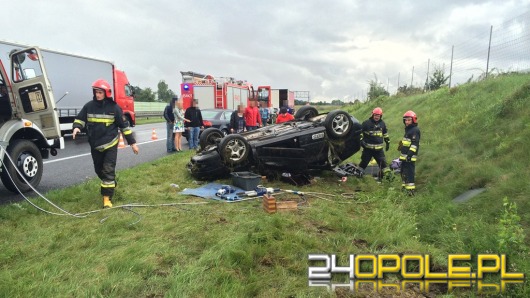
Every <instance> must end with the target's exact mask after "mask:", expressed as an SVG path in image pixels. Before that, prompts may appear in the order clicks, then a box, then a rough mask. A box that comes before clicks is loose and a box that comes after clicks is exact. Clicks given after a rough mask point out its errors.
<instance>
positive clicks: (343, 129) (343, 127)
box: [324, 110, 353, 139]
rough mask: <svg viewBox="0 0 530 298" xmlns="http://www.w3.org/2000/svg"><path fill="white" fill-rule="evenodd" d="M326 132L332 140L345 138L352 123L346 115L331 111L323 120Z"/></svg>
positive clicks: (342, 112) (338, 111)
mask: <svg viewBox="0 0 530 298" xmlns="http://www.w3.org/2000/svg"><path fill="white" fill-rule="evenodd" d="M324 125H325V126H326V131H327V132H328V135H329V136H330V137H332V138H335V139H337V138H342V137H345V136H346V135H347V134H348V133H349V132H350V130H351V128H352V126H353V122H352V120H351V117H350V115H349V114H348V113H346V112H344V111H340V110H335V111H331V112H329V113H328V115H327V116H326V120H324Z"/></svg>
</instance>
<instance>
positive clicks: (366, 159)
mask: <svg viewBox="0 0 530 298" xmlns="http://www.w3.org/2000/svg"><path fill="white" fill-rule="evenodd" d="M372 157H373V158H374V159H375V161H376V162H377V165H379V169H380V171H379V175H378V176H379V178H382V177H381V176H382V175H386V174H387V172H390V169H389V168H388V165H387V163H386V157H385V152H384V151H383V150H374V149H367V148H364V149H363V153H362V154H361V163H360V164H359V167H361V168H362V169H363V170H365V169H366V167H367V166H368V163H370V160H372Z"/></svg>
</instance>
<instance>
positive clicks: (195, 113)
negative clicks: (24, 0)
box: [184, 99, 204, 149]
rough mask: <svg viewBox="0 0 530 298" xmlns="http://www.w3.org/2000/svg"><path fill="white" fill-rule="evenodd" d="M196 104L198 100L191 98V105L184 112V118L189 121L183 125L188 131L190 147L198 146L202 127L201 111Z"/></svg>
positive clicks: (195, 147)
mask: <svg viewBox="0 0 530 298" xmlns="http://www.w3.org/2000/svg"><path fill="white" fill-rule="evenodd" d="M198 105H199V101H198V100H197V99H193V102H192V105H191V107H189V108H187V109H186V112H184V118H186V119H188V120H189V122H185V123H184V127H186V129H187V130H188V131H189V146H190V149H197V148H199V133H200V132H201V129H203V128H204V124H203V122H202V113H201V110H200V109H199V107H198Z"/></svg>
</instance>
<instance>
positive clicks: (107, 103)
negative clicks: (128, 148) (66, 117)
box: [73, 97, 136, 151]
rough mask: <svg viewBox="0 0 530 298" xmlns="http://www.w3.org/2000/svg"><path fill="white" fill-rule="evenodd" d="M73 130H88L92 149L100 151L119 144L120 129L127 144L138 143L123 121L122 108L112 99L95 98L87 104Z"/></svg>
mask: <svg viewBox="0 0 530 298" xmlns="http://www.w3.org/2000/svg"><path fill="white" fill-rule="evenodd" d="M73 128H79V129H83V128H86V130H87V135H88V142H89V144H90V147H91V148H93V149H96V150H99V151H105V150H106V149H108V148H110V147H112V146H114V145H116V144H118V141H119V134H118V129H119V130H121V132H122V133H123V136H124V137H125V139H126V140H127V144H129V145H130V144H134V143H136V140H135V139H134V137H133V135H132V130H131V129H130V128H129V126H128V125H127V124H126V122H124V121H123V112H122V110H121V108H120V107H119V106H118V105H117V104H116V103H115V102H114V100H113V99H112V98H110V97H107V98H105V99H103V100H100V101H98V100H96V99H95V98H94V99H93V100H92V101H90V102H88V103H86V104H85V105H84V106H83V108H82V109H81V111H80V112H79V114H78V115H77V117H76V119H75V120H74V124H73Z"/></svg>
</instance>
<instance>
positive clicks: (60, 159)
mask: <svg viewBox="0 0 530 298" xmlns="http://www.w3.org/2000/svg"><path fill="white" fill-rule="evenodd" d="M165 139H167V138H164V139H158V140H151V141H147V142H142V143H136V144H137V145H142V144H148V143H154V142H158V141H163V140H165ZM119 149H124V148H119ZM87 155H90V153H83V154H79V155H74V156H68V157H63V158H58V159H54V160H47V161H44V162H43V164H49V163H52V162H57V161H63V160H68V159H73V158H78V157H83V156H87Z"/></svg>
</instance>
